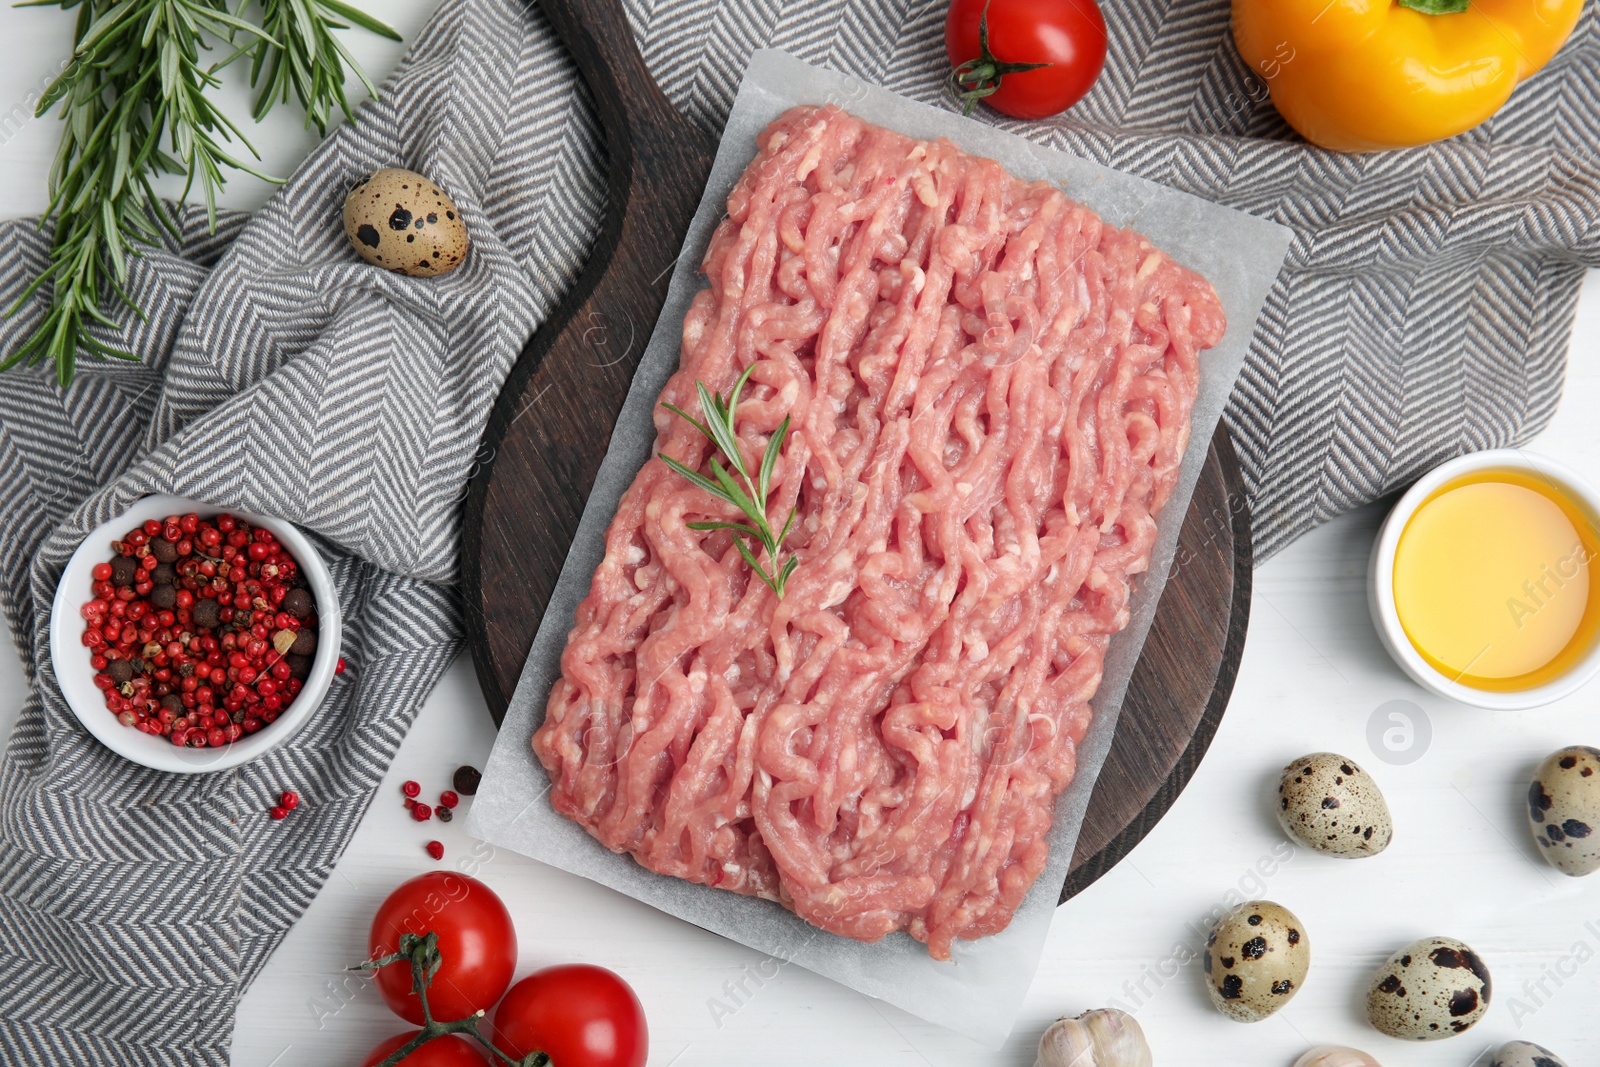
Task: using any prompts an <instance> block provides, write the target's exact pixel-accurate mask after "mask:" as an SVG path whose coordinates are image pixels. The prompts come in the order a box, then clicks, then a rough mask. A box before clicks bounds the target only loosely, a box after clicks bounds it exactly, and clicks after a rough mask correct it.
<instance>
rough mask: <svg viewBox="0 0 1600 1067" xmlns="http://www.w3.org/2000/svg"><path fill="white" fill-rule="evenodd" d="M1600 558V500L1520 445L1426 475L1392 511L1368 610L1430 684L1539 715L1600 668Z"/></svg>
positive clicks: (1392, 649)
mask: <svg viewBox="0 0 1600 1067" xmlns="http://www.w3.org/2000/svg"><path fill="white" fill-rule="evenodd" d="M1597 556H1600V494H1597V493H1596V492H1595V490H1594V488H1593V487H1592V486H1590V485H1589V484H1588V483H1587V482H1586V481H1585V480H1584V479H1583V478H1582V477H1581V476H1579V475H1578V473H1577V472H1576V471H1573V470H1571V469H1570V468H1568V467H1566V466H1564V465H1563V464H1560V463H1557V462H1555V461H1554V460H1550V459H1547V458H1545V457H1543V456H1538V455H1535V454H1532V453H1528V452H1524V451H1522V450H1521V449H1512V448H1507V449H1495V450H1492V451H1486V452H1474V453H1471V454H1470V455H1466V456H1462V457H1460V458H1459V459H1454V460H1451V461H1450V462H1448V463H1445V464H1443V465H1441V466H1439V467H1436V468H1435V469H1434V470H1432V471H1430V472H1429V473H1428V474H1426V475H1425V476H1423V477H1422V478H1421V479H1420V480H1419V481H1418V482H1417V483H1416V484H1415V485H1414V486H1412V487H1411V489H1409V490H1408V491H1407V492H1406V494H1405V495H1404V496H1403V497H1401V499H1400V502H1399V503H1398V504H1396V505H1395V507H1394V510H1393V511H1391V512H1390V513H1389V517H1388V518H1387V519H1386V520H1385V521H1384V524H1383V527H1382V529H1381V530H1379V532H1378V539H1377V541H1376V542H1375V543H1374V545H1373V549H1372V560H1371V565H1370V567H1369V568H1368V585H1367V600H1368V606H1369V607H1370V609H1371V611H1372V619H1373V622H1374V623H1375V624H1376V626H1377V628H1378V633H1379V636H1380V637H1381V638H1382V639H1383V643H1384V646H1385V648H1387V649H1388V651H1389V654H1390V655H1391V656H1392V657H1394V660H1395V662H1396V663H1398V664H1399V665H1400V667H1401V668H1402V669H1403V670H1405V672H1406V673H1407V674H1409V675H1410V676H1411V677H1412V678H1413V679H1414V680H1415V681H1416V682H1417V683H1418V684H1420V685H1422V686H1423V687H1424V688H1427V689H1429V690H1431V691H1433V692H1435V693H1438V694H1439V695H1441V696H1445V697H1450V698H1451V699H1454V700H1459V701H1461V702H1463V703H1466V704H1471V705H1474V706H1477V707H1483V708H1495V709H1500V710H1516V709H1522V708H1532V707H1538V706H1540V705H1543V704H1548V703H1550V702H1552V701H1554V700H1559V699H1560V698H1562V697H1564V696H1567V695H1568V694H1570V693H1572V692H1575V691H1576V690H1577V689H1578V688H1579V687H1580V686H1582V685H1583V684H1584V683H1585V682H1587V681H1588V680H1589V679H1590V678H1592V677H1593V676H1594V675H1595V673H1596V671H1597V670H1600V576H1592V575H1591V568H1592V567H1593V566H1594V565H1595V560H1596V557H1597ZM1592 578H1593V580H1591V579H1592Z"/></svg>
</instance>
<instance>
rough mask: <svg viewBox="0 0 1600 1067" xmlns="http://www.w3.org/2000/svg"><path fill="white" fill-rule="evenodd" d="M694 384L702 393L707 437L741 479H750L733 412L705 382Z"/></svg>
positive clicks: (702, 407) (701, 407)
mask: <svg viewBox="0 0 1600 1067" xmlns="http://www.w3.org/2000/svg"><path fill="white" fill-rule="evenodd" d="M694 384H695V388H696V389H697V390H699V392H700V410H701V411H703V412H704V413H705V416H706V429H705V433H706V436H707V437H710V438H711V440H712V443H714V444H715V445H716V446H717V448H719V449H721V451H722V454H723V455H724V456H726V457H728V462H729V463H731V464H732V465H733V469H734V470H736V471H738V472H739V477H741V478H748V477H750V475H749V474H747V473H746V472H745V469H744V457H743V456H742V455H741V454H740V452H739V439H738V438H737V437H735V436H734V433H733V425H732V422H733V419H732V415H733V412H732V411H730V410H729V409H728V408H727V407H726V406H725V405H724V404H723V402H722V398H721V397H720V396H718V395H716V394H715V393H713V392H712V391H711V390H709V389H707V388H706V386H705V383H704V382H695V383H694Z"/></svg>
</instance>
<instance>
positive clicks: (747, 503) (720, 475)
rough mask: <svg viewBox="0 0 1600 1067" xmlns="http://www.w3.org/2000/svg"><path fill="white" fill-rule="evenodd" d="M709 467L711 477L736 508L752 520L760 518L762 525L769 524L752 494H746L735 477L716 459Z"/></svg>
mask: <svg viewBox="0 0 1600 1067" xmlns="http://www.w3.org/2000/svg"><path fill="white" fill-rule="evenodd" d="M708 466H710V468H711V476H712V477H713V478H715V479H716V481H717V484H718V485H719V486H721V487H722V495H723V496H724V497H726V498H727V499H728V500H730V501H732V503H733V506H734V507H736V508H738V509H739V510H740V511H742V512H744V513H745V514H746V515H748V516H750V518H751V519H752V520H755V519H757V518H759V519H760V525H762V526H765V525H766V522H767V518H766V515H765V514H763V512H762V509H761V508H760V507H758V506H757V505H756V502H755V501H754V500H752V499H751V498H750V494H749V493H746V492H745V490H744V486H742V485H740V484H739V483H738V482H736V481H734V480H733V475H731V474H729V473H728V471H727V469H726V468H724V467H723V466H722V464H720V463H718V462H717V461H716V460H715V459H713V460H711V461H710V463H709V464H708Z"/></svg>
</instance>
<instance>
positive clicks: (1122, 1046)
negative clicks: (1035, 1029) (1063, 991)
mask: <svg viewBox="0 0 1600 1067" xmlns="http://www.w3.org/2000/svg"><path fill="white" fill-rule="evenodd" d="M1034 1067H1153V1061H1152V1059H1151V1058H1150V1046H1149V1044H1147V1043H1146V1042H1145V1039H1144V1031H1143V1030H1142V1029H1140V1027H1139V1023H1138V1022H1137V1021H1136V1020H1135V1019H1134V1017H1133V1016H1131V1015H1129V1014H1128V1013H1127V1012H1122V1011H1117V1010H1116V1009H1115V1008H1097V1009H1095V1010H1094V1011H1086V1012H1084V1013H1083V1014H1082V1015H1080V1016H1078V1017H1077V1018H1075V1019H1067V1018H1061V1019H1057V1020H1056V1021H1055V1022H1053V1023H1051V1024H1050V1028H1049V1029H1048V1030H1046V1031H1045V1032H1044V1036H1043V1037H1042V1038H1040V1039H1039V1058H1038V1059H1037V1060H1035V1061H1034Z"/></svg>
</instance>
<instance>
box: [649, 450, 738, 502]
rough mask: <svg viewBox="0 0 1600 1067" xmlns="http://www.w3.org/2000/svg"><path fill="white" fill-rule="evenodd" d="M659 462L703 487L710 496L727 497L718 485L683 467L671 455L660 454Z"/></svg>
mask: <svg viewBox="0 0 1600 1067" xmlns="http://www.w3.org/2000/svg"><path fill="white" fill-rule="evenodd" d="M661 462H663V463H665V464H666V465H667V466H669V467H671V468H672V469H673V470H675V471H677V472H678V473H679V474H681V475H683V476H684V477H685V478H687V479H689V481H691V482H693V483H694V484H695V485H696V486H697V487H699V488H701V489H704V490H705V491H706V492H708V493H710V494H711V495H712V496H714V497H719V498H722V499H727V498H726V497H724V496H723V494H722V489H721V488H720V487H718V485H717V483H716V482H713V481H712V480H711V479H710V478H707V477H706V476H705V475H703V474H701V473H699V472H698V471H692V470H690V469H689V468H688V467H685V466H684V465H683V464H682V463H679V462H678V461H677V460H675V459H673V458H672V457H671V456H662V457H661ZM729 503H732V501H729Z"/></svg>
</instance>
